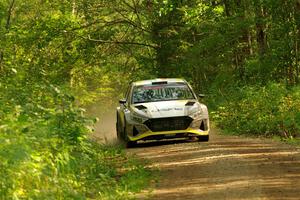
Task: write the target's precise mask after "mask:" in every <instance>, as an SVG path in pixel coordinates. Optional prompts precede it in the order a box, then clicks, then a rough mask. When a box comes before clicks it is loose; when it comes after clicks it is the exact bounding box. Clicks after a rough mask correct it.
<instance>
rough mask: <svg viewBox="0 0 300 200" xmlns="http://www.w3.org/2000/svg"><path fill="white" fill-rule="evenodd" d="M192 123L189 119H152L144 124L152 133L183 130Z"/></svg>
mask: <svg viewBox="0 0 300 200" xmlns="http://www.w3.org/2000/svg"><path fill="white" fill-rule="evenodd" d="M192 121H193V119H192V118H190V117H187V116H185V117H169V118H154V119H149V120H147V121H146V122H145V123H144V124H145V125H146V126H147V127H148V128H149V129H150V130H151V131H154V132H157V131H174V130H185V129H187V128H188V127H189V125H190V124H191V122H192Z"/></svg>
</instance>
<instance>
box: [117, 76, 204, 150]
mask: <svg viewBox="0 0 300 200" xmlns="http://www.w3.org/2000/svg"><path fill="white" fill-rule="evenodd" d="M202 96H203V95H200V97H202ZM119 103H120V106H119V107H118V108H117V123H116V129H117V136H118V138H119V139H121V140H123V141H125V142H126V144H127V146H128V147H130V146H134V145H135V144H136V143H137V141H139V140H159V139H170V138H189V137H193V138H195V137H197V138H198V139H199V140H200V141H208V140H209V117H208V111H207V107H206V106H205V105H204V104H202V103H199V101H198V98H197V96H196V95H195V93H194V92H193V90H192V88H191V86H190V85H189V84H188V83H187V82H186V81H185V80H183V79H154V80H145V81H138V82H134V83H132V84H131V85H130V87H129V88H128V90H127V92H126V96H125V99H121V100H120V101H119Z"/></svg>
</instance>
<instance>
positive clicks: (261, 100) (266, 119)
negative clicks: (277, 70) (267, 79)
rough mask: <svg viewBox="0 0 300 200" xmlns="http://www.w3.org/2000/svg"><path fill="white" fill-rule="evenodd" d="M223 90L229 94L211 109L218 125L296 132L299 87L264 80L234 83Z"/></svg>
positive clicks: (243, 129)
mask: <svg viewBox="0 0 300 200" xmlns="http://www.w3.org/2000/svg"><path fill="white" fill-rule="evenodd" d="M224 93H225V95H226V96H230V98H224V100H223V102H222V103H219V106H218V108H217V109H216V111H213V112H212V113H211V114H212V118H213V120H214V121H215V122H216V123H217V125H218V126H219V127H221V128H223V129H226V130H227V131H231V132H236V133H239V134H256V135H262V134H263V135H266V136H270V135H279V136H282V137H288V138H294V137H299V136H300V126H299V122H300V121H299V115H300V98H299V97H300V96H299V88H294V89H293V90H288V89H286V88H285V87H284V86H282V85H279V84H268V85H266V86H261V87H260V86H246V87H244V88H242V89H240V88H238V87H236V88H234V89H231V90H227V91H226V92H224ZM211 103H212V104H214V103H213V102H211Z"/></svg>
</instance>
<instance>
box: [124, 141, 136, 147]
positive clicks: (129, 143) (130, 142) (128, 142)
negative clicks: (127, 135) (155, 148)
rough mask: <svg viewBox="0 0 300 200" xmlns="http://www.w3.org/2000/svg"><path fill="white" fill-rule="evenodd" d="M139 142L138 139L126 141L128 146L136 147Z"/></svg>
mask: <svg viewBox="0 0 300 200" xmlns="http://www.w3.org/2000/svg"><path fill="white" fill-rule="evenodd" d="M136 144H137V141H127V142H126V148H132V147H135V146H136Z"/></svg>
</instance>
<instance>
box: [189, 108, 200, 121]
mask: <svg viewBox="0 0 300 200" xmlns="http://www.w3.org/2000/svg"><path fill="white" fill-rule="evenodd" d="M201 115H202V110H198V111H196V112H194V113H192V114H190V115H189V116H190V117H192V118H193V119H198V118H200V117H201Z"/></svg>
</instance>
